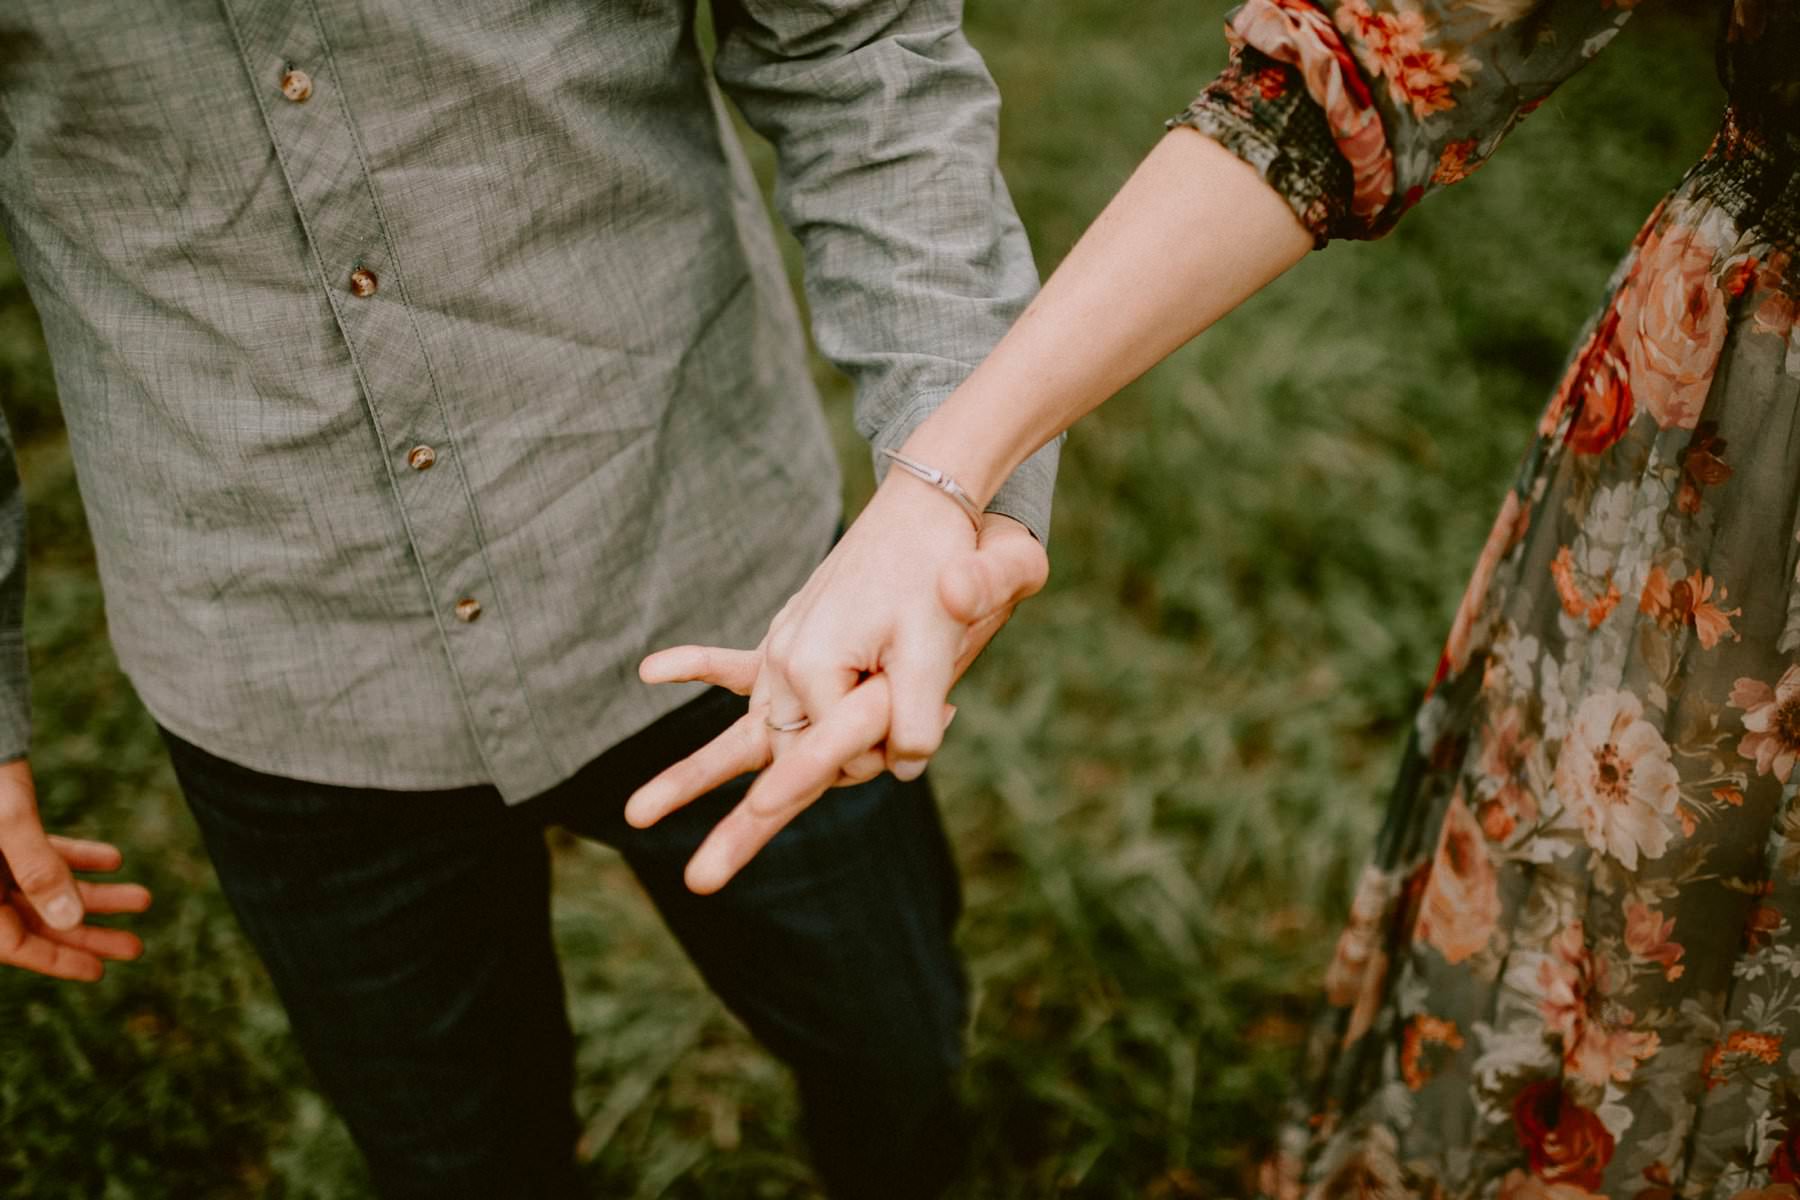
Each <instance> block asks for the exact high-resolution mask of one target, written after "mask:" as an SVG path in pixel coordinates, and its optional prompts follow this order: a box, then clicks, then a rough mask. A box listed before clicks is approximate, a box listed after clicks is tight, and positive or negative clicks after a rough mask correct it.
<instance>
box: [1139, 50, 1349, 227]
mask: <svg viewBox="0 0 1800 1200" xmlns="http://www.w3.org/2000/svg"><path fill="white" fill-rule="evenodd" d="M1167 124H1168V127H1169V128H1171V129H1173V128H1175V127H1176V126H1179V125H1185V126H1187V127H1188V128H1190V129H1195V130H1198V131H1199V132H1201V133H1203V134H1205V135H1206V136H1207V137H1210V138H1212V139H1213V140H1214V141H1216V142H1218V143H1219V144H1220V145H1221V146H1224V147H1225V148H1226V149H1227V150H1229V151H1231V153H1233V154H1235V155H1236V156H1237V157H1238V158H1240V159H1242V160H1243V161H1245V162H1246V163H1248V164H1250V166H1251V167H1253V168H1254V169H1255V170H1256V173H1257V174H1258V175H1260V176H1262V178H1263V182H1265V183H1267V184H1268V185H1269V186H1270V187H1272V188H1274V189H1275V191H1276V192H1277V193H1278V194H1279V195H1280V196H1281V198H1282V199H1283V200H1285V201H1287V204H1288V207H1289V208H1291V209H1293V211H1294V215H1295V216H1296V217H1298V218H1299V220H1300V223H1301V224H1302V225H1304V226H1305V227H1306V228H1307V230H1308V231H1309V232H1310V233H1311V234H1312V235H1313V245H1314V246H1315V247H1319V248H1322V247H1323V246H1324V245H1325V244H1326V243H1327V242H1329V241H1330V240H1331V239H1332V238H1336V237H1344V236H1354V222H1353V221H1351V219H1350V198H1351V192H1352V188H1353V180H1352V178H1351V172H1350V166H1349V164H1348V163H1347V162H1345V161H1344V158H1343V156H1342V155H1341V154H1340V153H1339V152H1338V148H1337V142H1336V139H1334V138H1333V137H1332V133H1331V126H1330V124H1329V122H1328V121H1327V120H1326V117H1325V112H1324V110H1323V109H1322V108H1320V107H1319V105H1318V104H1317V103H1316V102H1314V101H1313V100H1312V98H1311V97H1310V96H1309V95H1308V94H1307V91H1306V84H1305V81H1304V80H1302V79H1301V78H1300V73H1299V71H1297V70H1296V69H1295V68H1293V67H1291V66H1289V65H1287V64H1286V63H1280V62H1276V61H1275V60H1274V59H1271V58H1269V57H1268V56H1266V55H1263V54H1260V53H1258V52H1257V51H1256V50H1254V49H1250V48H1246V49H1244V50H1242V51H1240V52H1239V54H1238V55H1237V56H1236V57H1234V58H1233V59H1232V61H1231V65H1230V66H1228V67H1227V68H1226V69H1225V71H1224V72H1223V73H1222V74H1220V76H1219V77H1218V78H1217V79H1215V80H1214V81H1213V82H1212V83H1211V84H1209V85H1208V86H1207V88H1206V90H1205V91H1203V92H1201V93H1200V95H1199V96H1197V97H1195V99H1194V102H1193V103H1192V104H1190V105H1188V106H1187V108H1185V109H1184V110H1182V112H1181V113H1180V114H1179V115H1177V116H1175V117H1173V118H1171V119H1170V120H1169V121H1168V123H1167Z"/></svg>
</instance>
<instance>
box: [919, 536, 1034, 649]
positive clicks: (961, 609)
mask: <svg viewBox="0 0 1800 1200" xmlns="http://www.w3.org/2000/svg"><path fill="white" fill-rule="evenodd" d="M1049 572H1050V560H1049V558H1048V557H1047V556H1046V555H1045V554H1044V548H1043V546H1041V545H1039V544H1038V540H1037V539H1036V538H1034V537H1032V536H1031V534H1030V533H1029V532H1028V531H1026V530H1025V529H1024V527H1022V526H1021V527H1020V528H1019V530H1018V532H1017V533H1009V534H1006V535H1003V536H999V537H984V538H983V539H982V544H981V546H980V548H978V549H976V550H974V551H972V552H970V553H968V554H965V555H963V556H962V557H961V558H958V559H956V560H954V561H952V562H951V563H950V564H949V565H948V566H946V567H945V568H944V571H943V574H942V575H940V576H939V577H938V602H939V603H941V604H942V605H943V606H944V611H945V612H947V613H949V614H950V615H951V616H952V617H953V618H955V619H956V620H958V621H961V622H963V623H964V624H965V625H973V624H975V623H976V622H978V621H984V620H986V619H987V618H989V617H991V616H993V615H994V614H995V613H998V612H1001V611H1003V610H1005V609H1007V608H1010V607H1012V606H1013V605H1015V604H1017V603H1018V602H1019V601H1021V600H1023V599H1025V598H1026V597H1027V596H1030V595H1032V594H1034V593H1035V592H1037V591H1038V590H1039V589H1040V588H1042V587H1043V586H1044V580H1045V579H1046V578H1047V577H1048V575H1049Z"/></svg>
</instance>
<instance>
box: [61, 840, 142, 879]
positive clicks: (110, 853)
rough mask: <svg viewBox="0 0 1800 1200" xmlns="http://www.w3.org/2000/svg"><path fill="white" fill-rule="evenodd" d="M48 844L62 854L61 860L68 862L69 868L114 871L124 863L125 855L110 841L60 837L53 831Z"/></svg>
mask: <svg viewBox="0 0 1800 1200" xmlns="http://www.w3.org/2000/svg"><path fill="white" fill-rule="evenodd" d="M50 845H51V846H53V847H55V849H56V852H57V853H58V854H60V855H62V860H63V861H64V862H66V863H68V864H69V868H70V869H71V870H75V871H103V872H104V871H116V870H118V869H119V868H120V867H121V866H123V865H124V864H125V856H124V855H123V854H121V853H120V852H119V848H118V847H117V846H115V845H113V844H112V843H110V842H96V841H91V840H89V839H87V838H72V837H61V836H59V835H57V834H54V833H53V834H51V835H50Z"/></svg>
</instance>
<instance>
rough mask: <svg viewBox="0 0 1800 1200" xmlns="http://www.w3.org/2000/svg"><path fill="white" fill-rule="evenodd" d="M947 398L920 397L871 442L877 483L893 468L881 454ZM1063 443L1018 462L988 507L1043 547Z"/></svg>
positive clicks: (945, 395) (943, 394)
mask: <svg viewBox="0 0 1800 1200" xmlns="http://www.w3.org/2000/svg"><path fill="white" fill-rule="evenodd" d="M949 395H950V393H949V392H948V391H942V392H928V393H926V394H925V395H923V396H920V397H919V398H918V399H916V400H914V401H913V402H912V404H911V405H909V406H908V407H907V409H906V411H905V412H903V413H901V414H900V415H899V416H898V417H897V418H895V419H894V420H893V421H892V422H890V423H889V424H888V426H887V428H885V429H883V430H882V431H881V433H880V434H879V435H877V436H876V438H875V440H874V441H873V442H871V443H870V447H871V448H872V449H873V450H874V451H875V452H876V453H875V482H876V483H880V482H881V481H882V480H883V479H884V478H886V477H887V472H888V468H889V467H890V466H891V465H892V464H891V463H889V462H888V460H887V459H886V458H884V457H882V455H881V453H880V452H881V451H883V450H898V449H900V447H901V446H902V445H904V444H905V443H906V439H907V438H909V437H911V436H912V433H913V430H915V429H917V428H918V427H919V426H920V425H921V424H923V423H924V421H925V418H926V417H929V416H930V415H931V414H932V413H934V412H936V411H937V410H938V406H939V405H941V404H943V402H944V401H945V400H946V399H947V398H948V397H949ZM1062 442H1063V439H1062V437H1061V436H1058V437H1057V438H1056V440H1054V441H1052V442H1051V443H1050V444H1049V445H1047V446H1045V447H1044V448H1043V449H1042V450H1039V451H1038V452H1037V453H1036V454H1033V455H1032V456H1031V457H1030V458H1028V459H1026V460H1025V461H1024V462H1023V463H1020V464H1019V469H1018V470H1016V471H1014V472H1013V473H1012V475H1011V476H1009V477H1008V478H1007V480H1006V482H1005V483H1003V484H1001V485H1000V490H999V491H998V492H996V493H995V494H994V498H993V499H992V500H991V501H989V502H988V506H987V511H988V512H991V513H999V514H1000V515H1001V516H1004V517H1011V518H1012V519H1013V520H1015V521H1017V522H1018V523H1019V524H1021V525H1023V526H1025V528H1027V529H1029V530H1031V536H1032V537H1035V538H1036V539H1037V540H1038V541H1039V542H1040V543H1041V544H1043V545H1044V546H1046V547H1047V546H1049V545H1050V503H1051V497H1052V495H1053V494H1054V492H1055V490H1056V467H1057V463H1058V461H1059V460H1060V459H1061V457H1062Z"/></svg>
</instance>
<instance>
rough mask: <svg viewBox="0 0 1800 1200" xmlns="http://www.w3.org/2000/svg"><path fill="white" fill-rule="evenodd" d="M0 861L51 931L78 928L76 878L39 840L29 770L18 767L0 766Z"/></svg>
mask: <svg viewBox="0 0 1800 1200" xmlns="http://www.w3.org/2000/svg"><path fill="white" fill-rule="evenodd" d="M0 859H3V865H4V867H5V869H6V871H7V872H8V873H9V874H11V875H12V882H13V883H14V884H15V885H16V886H17V887H18V889H19V891H21V892H23V893H24V894H25V899H26V900H28V901H29V902H30V903H31V907H32V908H34V909H36V910H37V913H38V915H39V916H40V917H42V918H43V919H44V923H45V924H47V925H49V926H50V927H51V928H52V929H73V928H75V927H76V926H77V925H79V924H81V919H82V917H83V915H84V913H83V911H82V905H81V895H80V893H78V892H77V891H76V890H75V877H74V876H72V875H71V874H69V864H68V863H66V862H64V861H63V858H62V855H60V854H58V853H57V852H56V848H55V847H54V846H52V845H51V844H50V839H49V838H48V837H46V836H45V835H44V826H43V823H42V822H41V821H40V820H39V819H38V812H37V797H36V796H35V795H34V794H33V791H32V787H31V775H30V769H29V768H28V767H25V765H24V764H23V763H22V762H19V763H6V764H4V765H3V766H0Z"/></svg>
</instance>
